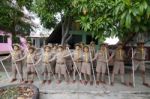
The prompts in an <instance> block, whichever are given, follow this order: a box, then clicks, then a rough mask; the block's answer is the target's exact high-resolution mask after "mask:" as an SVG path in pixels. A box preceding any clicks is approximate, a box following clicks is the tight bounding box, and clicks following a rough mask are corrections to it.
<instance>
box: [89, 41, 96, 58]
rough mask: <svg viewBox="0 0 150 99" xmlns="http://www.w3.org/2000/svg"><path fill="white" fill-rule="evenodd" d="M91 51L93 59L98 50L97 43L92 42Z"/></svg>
mask: <svg viewBox="0 0 150 99" xmlns="http://www.w3.org/2000/svg"><path fill="white" fill-rule="evenodd" d="M90 51H91V55H92V58H94V56H95V53H96V48H95V42H94V41H91V42H90Z"/></svg>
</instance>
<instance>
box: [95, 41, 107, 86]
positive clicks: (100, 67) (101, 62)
mask: <svg viewBox="0 0 150 99" xmlns="http://www.w3.org/2000/svg"><path fill="white" fill-rule="evenodd" d="M106 55H107V56H106ZM108 57H109V53H108V50H107V48H106V44H105V43H103V44H101V47H100V50H99V51H98V52H97V53H96V55H95V57H94V59H93V60H96V61H97V65H96V72H97V78H96V79H97V81H96V84H97V85H99V83H100V81H101V82H102V83H105V79H104V78H105V77H104V76H105V73H106V68H107V62H108V61H107V58H108ZM100 75H101V80H99V79H100Z"/></svg>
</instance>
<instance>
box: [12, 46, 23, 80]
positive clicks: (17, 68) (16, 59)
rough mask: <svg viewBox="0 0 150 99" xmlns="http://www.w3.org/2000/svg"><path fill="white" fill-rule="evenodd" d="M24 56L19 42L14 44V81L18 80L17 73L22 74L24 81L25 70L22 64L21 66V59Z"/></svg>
mask: <svg viewBox="0 0 150 99" xmlns="http://www.w3.org/2000/svg"><path fill="white" fill-rule="evenodd" d="M20 58H22V53H21V48H20V45H19V44H13V51H12V52H11V59H12V77H13V78H12V80H11V82H14V81H16V80H17V78H16V76H17V73H18V72H19V74H20V75H21V80H22V81H23V71H22V66H21V60H19V59H20Z"/></svg>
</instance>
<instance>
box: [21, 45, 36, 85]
mask: <svg viewBox="0 0 150 99" xmlns="http://www.w3.org/2000/svg"><path fill="white" fill-rule="evenodd" d="M28 50H29V52H28V53H27V54H26V63H27V72H26V80H25V81H24V83H28V82H29V83H33V80H34V76H35V75H36V71H35V68H34V64H35V63H36V61H37V57H36V54H35V50H36V49H35V47H33V46H30V47H29V48H28ZM29 75H30V76H31V79H30V80H29Z"/></svg>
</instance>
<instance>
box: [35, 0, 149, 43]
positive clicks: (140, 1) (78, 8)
mask: <svg viewBox="0 0 150 99" xmlns="http://www.w3.org/2000/svg"><path fill="white" fill-rule="evenodd" d="M32 9H33V10H34V11H35V12H37V13H38V14H39V16H40V17H41V18H42V22H43V24H44V26H46V27H48V28H51V27H52V26H55V23H56V19H55V17H54V15H56V13H60V14H61V15H62V17H67V16H71V17H73V20H76V21H77V22H79V23H80V25H81V27H82V29H83V30H84V31H87V32H90V33H92V36H94V37H95V38H96V39H99V40H100V41H102V40H104V39H105V38H106V37H110V36H118V37H119V38H120V39H121V40H125V39H126V38H127V36H129V34H130V33H138V32H140V33H144V32H147V31H149V26H150V1H149V0H36V2H35V3H34V6H33V8H32Z"/></svg>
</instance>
